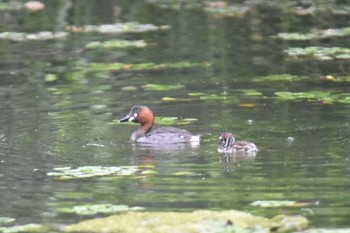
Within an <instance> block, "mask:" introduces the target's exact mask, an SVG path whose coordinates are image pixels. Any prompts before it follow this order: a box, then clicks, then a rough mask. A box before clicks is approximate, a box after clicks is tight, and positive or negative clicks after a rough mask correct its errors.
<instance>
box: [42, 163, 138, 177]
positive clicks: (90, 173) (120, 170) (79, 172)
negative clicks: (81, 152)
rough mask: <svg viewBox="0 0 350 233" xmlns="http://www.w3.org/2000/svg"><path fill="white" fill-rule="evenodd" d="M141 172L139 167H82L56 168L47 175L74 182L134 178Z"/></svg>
mask: <svg viewBox="0 0 350 233" xmlns="http://www.w3.org/2000/svg"><path fill="white" fill-rule="evenodd" d="M139 171H141V169H140V168H139V167H138V166H120V167H103V166H82V167H78V168H71V167H59V168H54V171H53V172H49V173H47V175H48V176H52V177H54V178H55V179H56V180H72V179H82V178H91V177H100V176H132V175H135V174H137V173H138V172H139Z"/></svg>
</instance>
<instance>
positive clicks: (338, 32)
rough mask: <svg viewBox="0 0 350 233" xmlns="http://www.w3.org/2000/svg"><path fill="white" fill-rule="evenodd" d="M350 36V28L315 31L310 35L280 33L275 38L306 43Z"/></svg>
mask: <svg viewBox="0 0 350 233" xmlns="http://www.w3.org/2000/svg"><path fill="white" fill-rule="evenodd" d="M345 36H350V27H345V28H339V29H336V28H335V29H333V28H331V29H326V30H315V31H313V32H312V33H305V34H303V33H298V32H292V33H288V32H281V33H278V34H277V36H276V38H278V39H282V40H289V41H293V40H295V41H308V40H320V39H327V38H332V37H345Z"/></svg>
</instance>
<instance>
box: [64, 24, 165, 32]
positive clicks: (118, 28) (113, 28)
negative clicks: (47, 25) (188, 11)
mask: <svg viewBox="0 0 350 233" xmlns="http://www.w3.org/2000/svg"><path fill="white" fill-rule="evenodd" d="M169 28H170V27H169V26H156V25H153V24H139V23H135V22H127V23H116V24H102V25H86V26H81V27H80V26H66V30H67V31H70V32H99V33H108V34H115V33H130V32H134V33H135V32H148V31H158V30H167V29H169Z"/></svg>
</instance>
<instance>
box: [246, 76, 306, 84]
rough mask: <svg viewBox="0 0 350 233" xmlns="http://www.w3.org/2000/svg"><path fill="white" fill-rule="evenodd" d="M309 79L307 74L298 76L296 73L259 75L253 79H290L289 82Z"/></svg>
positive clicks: (269, 80) (275, 80)
mask: <svg viewBox="0 0 350 233" xmlns="http://www.w3.org/2000/svg"><path fill="white" fill-rule="evenodd" d="M307 79H309V78H308V77H306V76H296V75H290V74H277V75H269V76H264V77H259V78H255V79H253V81H254V82H278V81H288V82H295V81H302V80H307Z"/></svg>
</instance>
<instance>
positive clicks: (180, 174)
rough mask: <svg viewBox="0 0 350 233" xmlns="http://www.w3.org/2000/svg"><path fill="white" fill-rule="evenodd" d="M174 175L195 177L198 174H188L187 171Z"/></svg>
mask: <svg viewBox="0 0 350 233" xmlns="http://www.w3.org/2000/svg"><path fill="white" fill-rule="evenodd" d="M174 175H175V176H196V175H198V174H196V173H194V172H189V171H182V172H175V173H174Z"/></svg>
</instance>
